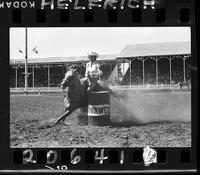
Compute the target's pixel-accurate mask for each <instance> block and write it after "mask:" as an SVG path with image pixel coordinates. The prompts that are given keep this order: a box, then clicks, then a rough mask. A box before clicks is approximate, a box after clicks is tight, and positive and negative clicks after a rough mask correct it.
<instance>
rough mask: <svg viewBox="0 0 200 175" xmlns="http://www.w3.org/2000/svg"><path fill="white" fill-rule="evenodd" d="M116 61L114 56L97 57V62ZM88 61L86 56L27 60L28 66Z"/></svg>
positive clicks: (22, 60) (18, 60)
mask: <svg viewBox="0 0 200 175" xmlns="http://www.w3.org/2000/svg"><path fill="white" fill-rule="evenodd" d="M115 59H116V55H99V57H98V60H99V61H112V60H115ZM86 61H89V60H88V57H87V56H71V57H47V58H29V59H28V63H29V64H59V63H60V64H62V63H77V62H86ZM24 62H25V59H11V60H10V64H24Z"/></svg>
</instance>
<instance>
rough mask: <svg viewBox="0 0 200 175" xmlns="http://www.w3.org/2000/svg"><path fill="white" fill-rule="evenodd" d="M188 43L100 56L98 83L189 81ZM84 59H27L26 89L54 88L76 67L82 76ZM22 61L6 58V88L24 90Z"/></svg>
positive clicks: (133, 47)
mask: <svg viewBox="0 0 200 175" xmlns="http://www.w3.org/2000/svg"><path fill="white" fill-rule="evenodd" d="M190 47H191V43H190V42H169V43H148V44H130V45H127V46H125V47H124V48H123V49H122V51H121V52H120V53H119V54H117V55H100V56H99V58H98V62H99V63H100V64H101V69H102V71H103V73H104V74H103V75H102V77H101V79H102V80H104V81H107V82H108V83H109V84H110V85H112V86H139V85H157V86H158V85H172V84H175V83H178V82H181V81H186V80H188V79H190V68H189V65H190V61H191V59H190V58H191V48H190ZM87 61H88V58H87V56H71V57H49V58H29V59H28V72H29V77H28V87H29V89H30V88H39V87H40V88H42V87H48V88H54V87H58V85H59V83H60V82H61V80H62V78H63V77H64V73H65V72H66V70H67V68H68V67H69V66H71V65H77V67H78V73H79V75H80V77H83V76H84V72H85V65H86V62H87ZM24 64H25V60H16V59H10V87H11V88H12V89H13V88H14V89H19V88H23V87H24Z"/></svg>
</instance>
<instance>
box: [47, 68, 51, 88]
mask: <svg viewBox="0 0 200 175" xmlns="http://www.w3.org/2000/svg"><path fill="white" fill-rule="evenodd" d="M50 82H51V80H50V66H49V65H48V89H50Z"/></svg>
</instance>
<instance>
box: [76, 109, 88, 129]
mask: <svg viewBox="0 0 200 175" xmlns="http://www.w3.org/2000/svg"><path fill="white" fill-rule="evenodd" d="M77 118H78V125H80V126H85V125H88V108H87V107H82V108H79V109H78V115H77Z"/></svg>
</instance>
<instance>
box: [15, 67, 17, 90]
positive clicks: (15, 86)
mask: <svg viewBox="0 0 200 175" xmlns="http://www.w3.org/2000/svg"><path fill="white" fill-rule="evenodd" d="M15 88H16V90H17V67H16V68H15Z"/></svg>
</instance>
